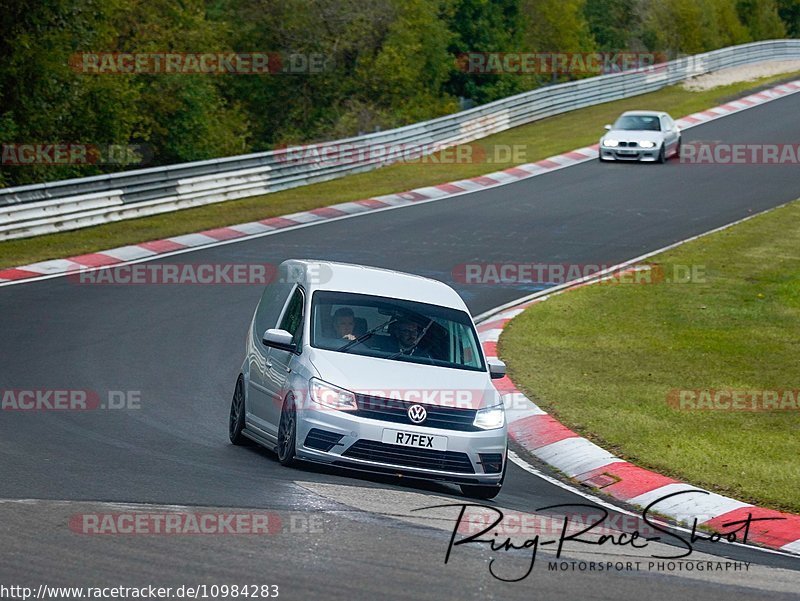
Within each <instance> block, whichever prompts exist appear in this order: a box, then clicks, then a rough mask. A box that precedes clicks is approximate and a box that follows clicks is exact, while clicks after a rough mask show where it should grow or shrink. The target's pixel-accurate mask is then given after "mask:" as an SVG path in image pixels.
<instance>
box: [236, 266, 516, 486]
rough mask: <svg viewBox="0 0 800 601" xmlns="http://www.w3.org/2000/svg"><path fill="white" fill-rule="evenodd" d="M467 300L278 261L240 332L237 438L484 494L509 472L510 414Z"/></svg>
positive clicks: (358, 273) (433, 287) (439, 289)
mask: <svg viewBox="0 0 800 601" xmlns="http://www.w3.org/2000/svg"><path fill="white" fill-rule="evenodd" d="M503 375H505V365H503V364H502V363H501V362H499V361H495V362H492V363H491V364H488V363H487V361H486V358H485V357H484V355H483V351H482V348H481V345H480V342H479V340H478V335H477V333H476V331H475V325H474V323H473V321H472V318H471V317H470V314H469V312H468V310H467V307H466V306H465V305H464V302H463V301H462V300H461V298H460V297H459V296H458V294H457V293H456V292H455V291H454V290H453V289H452V288H450V287H449V286H447V285H445V284H443V283H441V282H438V281H435V280H431V279H428V278H423V277H419V276H415V275H410V274H405V273H399V272H396V271H389V270H386V269H378V268H374V267H363V266H359V265H349V264H344V263H333V262H327V261H313V260H288V261H284V262H283V263H282V264H281V265H280V268H279V270H278V275H277V279H276V281H275V282H274V283H272V284H270V285H269V286H267V287H266V289H265V290H264V293H263V295H262V297H261V300H260V302H259V303H258V307H257V309H256V311H255V315H254V316H253V320H252V322H251V325H250V329H249V330H248V332H247V343H246V356H245V359H244V362H243V363H242V367H241V373H240V374H239V377H238V379H237V382H236V388H235V392H234V395H233V401H232V403H231V412H230V423H229V434H230V439H231V442H232V443H233V444H245V443H249V442H250V441H254V442H256V443H258V444H261V445H263V446H265V447H267V448H269V449H273V450H274V451H275V453H277V455H278V460H279V461H280V463H281V464H283V465H286V466H288V465H292V464H293V463H295V462H296V461H297V460H305V461H316V462H322V463H327V464H333V465H337V466H342V467H347V468H351V469H358V470H366V471H369V472H377V473H385V474H400V475H403V476H406V477H414V478H426V479H436V480H443V481H447V482H451V483H456V484H458V485H460V487H461V489H462V492H463V493H464V494H465V495H468V496H471V497H477V498H483V499H489V498H493V497H494V496H496V495H497V493H498V492H500V488H501V486H502V484H503V477H504V475H505V471H506V454H507V426H506V420H505V411H504V408H503V403H502V399H501V398H500V395H499V393H498V392H497V391H496V389H495V388H494V386H493V385H492V382H491V379H492V378H501V377H503Z"/></svg>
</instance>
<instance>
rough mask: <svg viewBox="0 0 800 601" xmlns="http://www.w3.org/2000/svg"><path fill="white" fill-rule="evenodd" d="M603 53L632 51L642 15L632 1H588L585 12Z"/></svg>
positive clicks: (590, 29)
mask: <svg viewBox="0 0 800 601" xmlns="http://www.w3.org/2000/svg"><path fill="white" fill-rule="evenodd" d="M583 14H584V17H585V19H586V22H587V25H588V27H589V31H590V32H591V34H592V37H593V38H594V40H595V43H596V44H597V48H598V50H600V51H601V52H615V51H619V50H632V49H633V46H634V44H635V41H634V40H635V36H636V35H637V34H638V32H639V29H640V28H641V18H640V16H641V13H640V11H639V10H638V5H637V3H636V2H635V1H631V0H587V1H586V5H585V7H584V10H583Z"/></svg>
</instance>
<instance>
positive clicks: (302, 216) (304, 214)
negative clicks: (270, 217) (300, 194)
mask: <svg viewBox="0 0 800 601" xmlns="http://www.w3.org/2000/svg"><path fill="white" fill-rule="evenodd" d="M280 218H281V219H288V220H289V221H296V222H297V223H311V222H313V221H324V220H327V219H328V218H327V217H323V216H322V215H315V214H314V213H309V212H308V211H301V212H299V213H292V214H290V215H281V216H280Z"/></svg>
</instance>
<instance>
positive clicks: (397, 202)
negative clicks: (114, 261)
mask: <svg viewBox="0 0 800 601" xmlns="http://www.w3.org/2000/svg"><path fill="white" fill-rule="evenodd" d="M791 85H795V86H797V90H796V91H795V92H793V93H797V92H800V80H797V81H795V82H791ZM747 100H751V101H752V102H754V103H758V104H761V103H763V102H766V101H767V99H764V98H760V97H757V96H748V97H746V98H743V99H740V101H747ZM754 106H756V105H754ZM748 108H753V107H748ZM732 114H735V112H729V113H727V115H732ZM727 115H720V116H719V117H717V118H722V117H725V116H727ZM690 116H691V117H695V118H697V119H699V120H701V121H702V122H705V121H708V120H709V119H710V118H709V117H707V116H705V115H702V114H701V113H695V114H694V115H690ZM698 125H702V123H693V124H689V125H687V126H685V127H683V128H682V129H689V128H690V127H696V126H698ZM581 162H583V161H581ZM581 162H576V163H573V164H580V163H581ZM569 166H572V165H567V166H566V167H569ZM563 168H565V167H556V168H549V169H545V168H543V167H540V166H538V165H536V164H534V163H526V164H522V165H517V166H516V167H514V169H519V170H521V171H525V172H527V173H529V174H530V175H531V176H538V175H543V174H545V173H551V172H553V171H557V170H559V169H563ZM522 179H527V178H519V179H517V180H516V181H520V180H522ZM508 183H512V182H508ZM447 184H451V185H456V186H459V187H461V188H463V189H464V191H463V192H456V193H454V194H450V195H448V196H447V197H446V198H447V199H451V198H455V197H458V196H462V195H464V194H471V193H472V192H475V191H479V190H484V189H486V187H485V186H481V185H479V184H475V183H474V182H469V180H461V181H460V182H447ZM447 184H440V185H447ZM498 185H503V184H498ZM396 196H397V195H387V196H383V197H376V198H375V199H376V200H381V201H382V202H384V203H385V204H387V205H389V206H386V207H380V208H376V209H372V208H368V209H367V210H366V211H362V212H369V213H378V212H381V211H388V210H392V209H396V208H401V207H404V206H408V205H411V204H416V205H421V204H425V203H427V202H435V201H437V200H439V199H438V198H430V199H425V200H420V201H417V202H413V203H412V202H410V201H406V200H403V199H401V198H397V197H396ZM343 204H359V205H360V203H358V201H353V203H343ZM785 204H786V203H784V205H779V206H785ZM776 208H778V207H773V208H772V209H766V210H765V211H762V212H761V213H765V212H767V211H770V210H773V209H776ZM761 213H756V215H760V214H761ZM358 216H360V213H354V214H352V215H349V214H348V215H342V216H339V217H332V218H328V219H323V220H322V221H313V222H311V223H298V224H297V225H292V226H289V227H284V228H275V229H274V230H270V231H266V232H262V233H257V234H253V235H251V236H248V237H246V238H244V237H243V238H233V239H229V240H213V239H211V238H208V237H206V236H203V238H208V239H209V240H213V241H211V242H209V243H208V244H203V245H202V246H203V247H205V248H213V247H217V246H224V245H226V244H237V243H239V242H245V241H249V240H254V239H256V238H260V237H263V236H269V235H272V234H275V233H283V232H288V231H291V230H295V229H299V228H302V227H309V226H313V225H318V224H319V223H330V222H334V221H339V220H341V219H349V218H351V217H358ZM753 216H755V215H751V216H749V217H747V218H745V219H749V218H750V217H753ZM740 221H743V220H740ZM736 223H739V221H736V222H733V223H730V224H728V225H725V226H723V227H722V228H717V229H716V230H711V232H706V233H712V232H714V231H718V230H720V229H724V228H727V227H730V226H731V225H735V224H736ZM228 227H230V226H228ZM190 235H191V236H201V234H190ZM701 235H705V234H701ZM696 237H699V236H695V237H694V238H696ZM181 238H183V237H182V236H178V237H175V238H167V240H175V241H177V240H179V239H181ZM694 238H689V239H687V240H686V241H688V240H691V239H694ZM678 244H681V242H678V243H676V244H674V245H672V246H677V245H678ZM194 246H198V245H191V246H188V248H182V249H178V250H174V251H170V252H166V253H158V254H157V255H156V256H155V257H144V258H141V259H135V260H133V261H128V263H131V264H132V263H141V262H146V261H149V260H152V259H153V258H159V259H160V258H166V257H171V256H175V255H181V254H184V253H189V252H194V251H195V250H198V249H197V248H194ZM672 246H670V247H667V248H665V249H662V250H659V251H654V252H653V253H650V254H648V255H645V256H644V257H640V258H639V259H637V260H641V259H642V258H646V257H647V256H651V254H656V253H657V252H662V251H663V250H667V249H668V248H671V247H672ZM205 248H204V249H205ZM105 252H107V250H103V251H99V253H105ZM56 261H65V262H66V263H67V264H68V265H70V266H69V267H67V268H65V269H63V270H60V271H59V270H56V272H55V273H54V272H53V267H51V266H48V267H47V268H44V267H38V268H36V269H29V268H30V267H31V266H19V267H16V268H15V269H20V270H29V271H36V272H38V273H41V274H42V276H41V277H34V278H25V279H14V280H7V281H0V287H5V286H15V285H18V284H30V283H33V282H38V281H42V280H45V279H53V278H57V277H64V276H65V275H67V273H68V271H70V270H74V269H82V270H84V271H86V270H87V268H86V267H85V266H81V265H78V264H73V263H72V262H70V261H67V260H65V259H56ZM50 263H52V262H51V261H45V262H43V263H41V264H39V263H37V264H33V265H35V266H36V265H39V266H41V265H44V264H48V265H49V264H50ZM101 268H102V267H98V268H92V269H101ZM9 269H14V268H9ZM572 285H574V282H568V283H566V284H562V285H560V286H557V287H554V288H549V289H548V290H547V292H548V293H553V292H555V291H556V290H558V289H560V288H566V287H570V286H572ZM544 292H545V291H540V292H538V293H535V294H532V295H530V296H528V297H525V298H527V299H537V300H544V299H545V298H547V295H546V294H544ZM523 300H524V299H520V302H521V301H523ZM518 304H519V302H518V301H512V302H510V303H506V304H505V305H503V306H501V307H498V308H496V309H493V310H490V311H488V312H485V313H484V314H482V315H484V316H485V315H491V314H492V313H495V312H496V311H497V310H498V309H503V308H507V307H513V306H516V305H518Z"/></svg>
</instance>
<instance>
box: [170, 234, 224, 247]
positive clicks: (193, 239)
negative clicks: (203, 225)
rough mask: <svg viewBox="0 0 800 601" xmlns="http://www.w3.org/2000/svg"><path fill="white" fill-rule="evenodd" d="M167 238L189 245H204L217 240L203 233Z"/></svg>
mask: <svg viewBox="0 0 800 601" xmlns="http://www.w3.org/2000/svg"><path fill="white" fill-rule="evenodd" d="M167 240H169V241H170V242H175V243H177V244H182V245H183V246H189V247H193V246H205V245H207V244H214V242H216V241H217V240H216V238H212V237H211V236H206V235H204V234H185V235H183V236H173V237H172V238H167Z"/></svg>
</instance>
